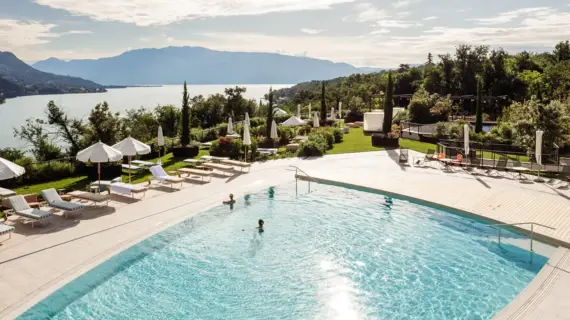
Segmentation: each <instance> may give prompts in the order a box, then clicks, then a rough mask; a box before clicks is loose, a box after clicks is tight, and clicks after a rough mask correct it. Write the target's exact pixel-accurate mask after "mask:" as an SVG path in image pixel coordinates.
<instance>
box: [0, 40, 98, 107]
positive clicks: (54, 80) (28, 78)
mask: <svg viewBox="0 0 570 320" xmlns="http://www.w3.org/2000/svg"><path fill="white" fill-rule="evenodd" d="M104 91H105V89H104V88H103V86H101V85H99V84H97V83H95V82H92V81H89V80H84V79H81V78H77V77H69V76H60V75H55V74H51V73H46V72H42V71H39V70H36V69H34V68H32V67H30V66H29V65H27V64H26V63H25V62H23V61H22V60H20V59H18V58H17V57H16V56H15V55H14V54H13V53H11V52H2V51H0V95H2V96H3V97H4V98H13V97H17V96H25V95H35V94H62V93H82V92H104Z"/></svg>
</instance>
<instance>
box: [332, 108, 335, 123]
mask: <svg viewBox="0 0 570 320" xmlns="http://www.w3.org/2000/svg"><path fill="white" fill-rule="evenodd" d="M331 120H332V121H335V120H336V116H335V114H334V108H331Z"/></svg>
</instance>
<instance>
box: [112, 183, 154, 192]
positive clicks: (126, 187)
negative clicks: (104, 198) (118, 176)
mask: <svg viewBox="0 0 570 320" xmlns="http://www.w3.org/2000/svg"><path fill="white" fill-rule="evenodd" d="M146 190H147V188H145V187H141V186H136V185H134V184H130V183H124V182H115V183H113V184H111V191H112V192H115V193H120V194H131V193H140V192H145V191H146Z"/></svg>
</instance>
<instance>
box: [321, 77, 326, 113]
mask: <svg viewBox="0 0 570 320" xmlns="http://www.w3.org/2000/svg"><path fill="white" fill-rule="evenodd" d="M321 120H322V121H326V120H327V100H326V91H325V81H323V82H322V89H321Z"/></svg>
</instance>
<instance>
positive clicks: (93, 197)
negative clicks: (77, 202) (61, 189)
mask: <svg viewBox="0 0 570 320" xmlns="http://www.w3.org/2000/svg"><path fill="white" fill-rule="evenodd" d="M69 195H70V196H72V197H74V198H77V199H82V200H89V201H93V202H104V201H109V195H107V194H97V193H91V192H83V191H73V192H70V193H69Z"/></svg>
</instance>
